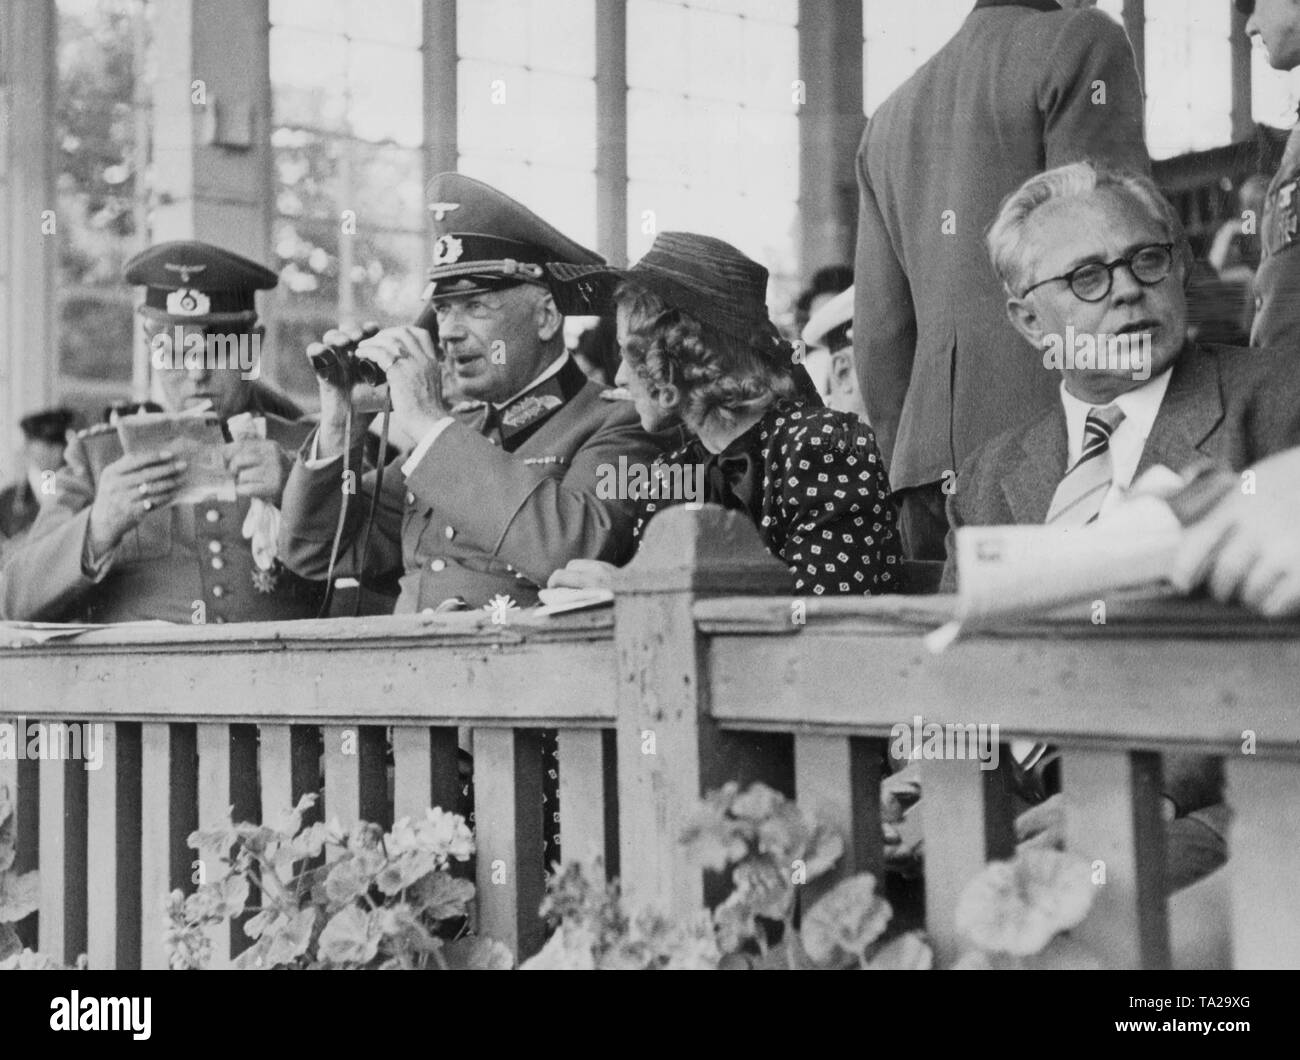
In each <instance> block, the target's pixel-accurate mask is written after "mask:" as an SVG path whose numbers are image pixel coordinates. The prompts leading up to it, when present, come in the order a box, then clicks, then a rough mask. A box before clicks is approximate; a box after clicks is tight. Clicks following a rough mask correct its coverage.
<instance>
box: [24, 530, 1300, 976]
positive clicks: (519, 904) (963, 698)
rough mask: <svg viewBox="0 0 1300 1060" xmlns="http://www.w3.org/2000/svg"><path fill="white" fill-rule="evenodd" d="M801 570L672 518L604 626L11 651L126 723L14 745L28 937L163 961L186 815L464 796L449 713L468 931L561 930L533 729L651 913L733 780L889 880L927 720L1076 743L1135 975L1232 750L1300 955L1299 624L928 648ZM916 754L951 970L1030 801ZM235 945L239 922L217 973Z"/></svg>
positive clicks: (256, 629) (666, 896) (1277, 917)
mask: <svg viewBox="0 0 1300 1060" xmlns="http://www.w3.org/2000/svg"><path fill="white" fill-rule="evenodd" d="M788 585H789V575H788V572H787V571H786V570H785V568H784V567H783V566H782V565H780V564H778V563H776V562H775V561H773V560H771V558H770V557H768V556H767V555H766V554H765V553H764V552H763V551H762V549H761V548H760V546H759V544H758V541H757V538H756V536H755V534H754V531H753V529H752V527H750V526H749V525H748V524H747V523H745V522H744V521H742V520H739V519H737V518H735V517H733V516H731V515H728V514H724V513H722V512H721V511H718V510H714V509H708V508H706V509H705V510H704V511H700V512H689V511H686V510H685V509H674V510H672V511H670V512H667V513H665V514H664V515H662V516H660V518H659V519H657V520H656V522H655V524H654V525H653V526H652V528H651V531H650V534H649V535H648V537H647V540H646V542H645V545H644V546H643V548H642V550H641V552H640V554H639V555H638V557H637V559H636V560H635V561H634V563H633V564H631V565H630V566H629V567H628V568H627V569H626V570H625V571H624V572H623V573H622V581H621V583H620V587H619V592H618V596H617V600H616V604H615V608H614V610H613V613H612V614H611V612H610V611H609V610H605V611H596V612H586V613H577V614H573V615H569V616H560V617H556V618H551V619H536V618H528V617H526V616H523V615H520V614H519V613H517V612H516V613H513V614H509V615H507V616H506V619H507V620H506V621H505V622H504V623H501V624H496V623H494V622H493V620H492V616H491V615H490V614H488V613H487V612H484V613H481V614H477V615H464V614H462V615H438V616H409V617H405V616H404V617H387V618H370V619H356V620H342V619H339V620H328V621H321V622H295V623H279V624H267V625H260V624H259V625H255V624H248V625H228V626H224V627H170V626H168V627H163V626H143V627H140V626H137V627H119V628H116V629H111V630H102V631H96V632H92V633H88V634H85V635H83V636H81V637H80V638H79V639H77V640H76V641H74V642H52V643H47V644H45V645H44V646H41V647H22V646H15V647H9V648H5V649H0V716H7V717H11V718H12V717H15V716H18V715H22V716H24V717H25V718H27V719H28V720H44V721H53V720H76V721H89V722H99V723H102V724H103V725H104V727H105V747H104V752H105V754H104V759H103V765H102V768H100V769H98V770H89V771H88V770H85V769H83V768H82V766H81V764H80V763H77V762H59V761H50V760H45V761H31V760H25V761H0V785H3V786H7V787H8V788H9V789H10V791H11V792H13V791H16V792H17V799H16V806H17V809H16V814H17V820H18V835H19V857H20V861H19V863H18V865H17V866H16V867H17V868H19V869H23V868H30V867H39V870H40V884H41V907H40V912H39V915H38V924H39V937H38V938H37V939H36V940H34V941H36V942H37V943H38V944H39V947H40V948H41V949H42V950H44V951H46V952H49V953H51V954H55V955H62V956H64V957H65V958H66V959H68V960H71V959H73V958H74V957H75V956H76V955H77V954H79V953H82V952H84V953H87V954H88V956H89V959H90V964H91V966H92V967H139V966H143V967H146V968H149V967H163V966H165V963H166V957H165V953H164V947H163V930H164V913H163V896H164V895H165V894H166V893H167V892H168V891H170V890H171V889H173V888H178V887H179V888H182V889H186V890H188V889H191V888H192V884H191V877H192V874H193V872H194V868H193V860H194V858H195V857H196V856H197V855H196V853H195V852H194V851H192V850H190V849H188V848H187V847H186V845H185V838H186V836H187V835H188V834H189V832H190V831H192V830H193V829H195V828H196V827H198V826H199V824H200V823H203V824H207V823H210V822H212V821H215V820H217V819H220V818H222V817H224V815H225V813H226V812H227V810H228V808H230V807H232V806H233V807H234V816H235V819H236V820H259V819H264V820H267V821H271V820H274V819H276V818H277V817H278V816H279V815H280V814H281V813H282V812H283V811H284V810H286V809H287V808H288V807H289V806H291V805H292V804H293V803H294V802H295V801H296V799H297V798H298V796H299V795H301V794H302V793H304V792H307V791H314V790H322V789H323V793H324V799H323V802H324V805H323V807H322V809H323V812H324V815H325V817H327V818H332V817H336V816H337V817H338V818H339V819H340V820H341V821H343V822H344V823H347V822H349V821H352V820H356V819H365V820H372V821H379V822H381V823H385V824H387V823H389V822H391V821H392V820H393V819H394V817H400V816H402V815H405V814H410V813H418V812H421V811H423V809H424V808H426V807H427V806H430V805H441V806H443V807H444V808H451V807H454V806H455V805H456V802H457V798H458V793H459V787H460V784H459V781H458V778H457V727H458V726H459V727H464V728H466V729H468V730H469V733H470V735H471V739H472V747H473V770H474V786H475V798H476V818H477V829H476V831H477V844H478V854H477V858H476V866H477V873H478V884H479V930H480V931H481V932H483V933H485V934H487V935H490V936H492V937H494V938H497V939H500V940H502V941H504V942H506V943H508V944H509V945H510V946H512V947H513V948H514V949H515V950H516V952H518V953H520V954H523V955H527V954H529V953H531V952H533V951H535V949H536V948H537V947H538V946H539V945H540V942H541V938H542V935H541V924H540V922H539V920H538V917H537V907H538V903H539V901H540V898H541V892H542V880H543V866H542V850H543V844H542V822H541V813H540V812H539V805H540V788H541V781H542V776H541V769H542V766H541V758H540V754H539V751H538V730H539V729H541V728H556V729H558V730H559V732H560V762H561V767H560V805H561V814H562V827H561V832H562V840H563V847H564V852H565V856H566V857H568V858H572V857H585V856H587V855H590V854H592V853H603V854H604V855H605V857H606V864H607V866H608V867H609V869H610V870H611V872H613V873H616V874H617V875H619V876H620V877H621V878H622V880H623V882H624V886H625V889H626V890H627V891H628V892H629V894H630V896H631V897H632V899H633V901H634V902H641V901H645V902H653V903H655V904H657V905H658V906H660V907H661V908H663V909H665V910H669V911H689V910H693V909H698V908H699V907H700V905H701V903H702V902H703V900H704V886H703V882H702V878H701V874H700V872H699V870H698V869H697V868H695V867H693V866H692V865H691V863H690V862H689V861H688V860H687V858H686V856H685V854H684V852H683V850H682V848H681V847H680V845H679V843H678V842H677V838H678V833H679V830H680V828H681V825H682V823H683V822H684V821H685V820H686V818H687V816H688V815H689V812H690V810H691V808H692V807H693V806H694V804H695V803H696V801H697V800H698V797H699V796H700V794H701V793H702V792H703V791H705V790H708V789H710V788H712V787H716V786H718V785H720V784H721V783H723V782H725V781H726V780H731V779H735V780H740V781H742V782H748V781H752V780H755V779H762V780H765V781H766V782H768V783H770V784H772V785H773V786H774V787H777V788H779V789H781V790H784V791H786V792H787V793H788V794H791V795H793V796H795V797H797V798H798V799H799V801H800V803H801V804H806V805H808V806H810V807H811V808H813V809H814V810H816V811H817V812H818V813H819V814H821V815H822V816H825V817H828V818H829V819H831V820H832V821H833V822H834V823H836V824H838V825H839V826H840V827H841V829H842V830H843V832H844V834H845V836H846V853H845V857H844V858H843V859H842V862H841V864H840V865H839V867H838V868H837V870H836V871H837V872H838V873H840V874H846V873H853V872H858V871H864V870H865V871H879V870H880V868H881V865H882V845H881V835H880V824H879V819H880V814H879V780H880V762H881V760H882V754H881V751H882V744H883V742H884V741H886V740H887V738H888V734H889V732H890V729H891V727H892V726H893V725H894V724H895V723H896V722H909V723H910V722H911V720H912V718H913V717H914V716H916V715H920V716H922V717H923V718H924V720H925V721H926V722H938V723H941V724H942V723H949V722H950V723H962V724H966V723H996V724H997V725H998V726H999V728H1000V735H1001V738H1002V739H1003V740H1004V741H1005V740H1007V739H1009V738H1011V737H1012V736H1022V735H1023V736H1033V737H1041V738H1044V739H1047V740H1050V741H1051V742H1053V743H1055V744H1057V745H1059V746H1061V747H1062V748H1063V749H1064V751H1063V786H1064V788H1065V790H1066V793H1067V796H1068V798H1069V800H1070V802H1071V804H1072V807H1073V808H1074V812H1073V814H1072V815H1071V817H1070V819H1069V820H1070V829H1071V830H1070V832H1069V835H1068V840H1067V841H1068V844H1069V846H1070V848H1071V849H1074V850H1077V851H1079V852H1081V853H1083V854H1085V855H1086V856H1088V857H1089V858H1092V859H1101V860H1103V861H1104V862H1105V866H1106V883H1105V885H1104V886H1103V887H1100V888H1099V893H1098V895H1097V900H1096V903H1095V906H1094V910H1093V912H1092V914H1091V915H1090V916H1089V918H1088V920H1087V921H1086V922H1085V924H1084V925H1083V926H1082V928H1081V929H1080V934H1081V935H1082V936H1083V938H1084V940H1085V941H1086V942H1087V943H1088V944H1089V945H1090V947H1091V948H1092V949H1093V951H1094V952H1096V953H1097V954H1098V955H1100V956H1101V958H1102V959H1103V960H1104V961H1105V962H1106V963H1107V964H1109V965H1111V966H1117V967H1123V966H1139V965H1141V966H1148V967H1160V966H1164V965H1166V964H1167V963H1168V962H1169V960H1170V940H1169V927H1168V924H1169V920H1168V915H1167V903H1166V900H1165V898H1164V888H1163V885H1162V881H1163V842H1162V829H1163V827H1164V826H1163V824H1162V820H1161V813H1160V795H1159V791H1160V765H1161V755H1162V753H1165V752H1169V751H1174V750H1189V749H1190V750H1198V751H1201V752H1204V753H1211V754H1218V755H1223V756H1224V760H1225V773H1226V777H1227V783H1228V789H1229V799H1230V802H1231V805H1232V807H1233V810H1234V813H1235V819H1234V822H1233V825H1232V833H1231V860H1230V862H1229V864H1228V866H1227V868H1226V869H1225V870H1224V871H1225V873H1226V874H1227V879H1228V883H1229V890H1230V894H1231V910H1230V920H1231V938H1232V947H1233V962H1234V963H1235V964H1236V965H1237V966H1239V967H1254V966H1284V967H1300V906H1297V904H1296V903H1295V901H1294V896H1293V893H1292V891H1291V886H1292V883H1291V881H1292V880H1294V879H1296V878H1297V876H1298V875H1300V871H1298V870H1300V681H1298V680H1297V677H1298V676H1300V626H1297V625H1295V624H1266V623H1262V622H1258V621H1252V620H1250V619H1248V618H1246V617H1245V616H1243V615H1238V614H1235V613H1233V612H1229V611H1225V610H1221V609H1217V608H1210V607H1206V606H1200V605H1195V604H1192V603H1190V602H1178V603H1174V604H1169V603H1166V604H1151V603H1150V602H1146V603H1143V602H1130V603H1126V602H1125V601H1123V600H1114V601H1109V602H1108V603H1109V608H1108V611H1109V613H1108V616H1107V621H1106V623H1105V624H1104V625H1095V624H1094V623H1093V621H1092V611H1091V610H1090V609H1087V608H1081V609H1079V614H1078V615H1077V616H1075V615H1071V614H1064V615H1057V616H1053V617H1051V618H1050V619H1044V620H1041V621H1038V622H1035V623H1027V624H1021V625H1019V626H1016V627H1014V628H1012V627H1008V628H1006V629H1003V630H1000V631H998V632H997V633H996V634H987V635H983V636H980V637H976V638H973V639H971V640H969V641H965V642H962V643H959V644H958V645H957V646H955V647H953V648H951V649H950V650H949V651H948V652H947V653H945V654H943V655H940V656H932V655H930V654H928V653H927V652H926V650H925V648H924V646H923V645H922V642H921V637H922V635H923V634H924V633H925V632H927V631H928V630H930V629H932V628H933V627H934V626H935V625H937V624H938V623H939V622H940V621H942V620H943V619H944V618H945V617H946V616H947V614H948V611H949V610H950V607H951V600H950V599H949V598H945V597H920V596H904V597H893V598H884V597H881V598H872V599H866V598H863V599H847V598H838V599H823V598H816V597H806V598H800V597H795V596H792V595H791V593H790V592H789V589H788ZM498 617H500V616H499V615H498ZM386 726H391V727H392V733H391V738H392V750H393V753H392V772H391V786H390V783H389V774H388V768H387V765H386V755H385V727H386ZM1247 731H1248V732H1249V734H1252V735H1251V739H1252V740H1253V748H1252V750H1253V752H1254V753H1250V754H1243V753H1242V748H1243V741H1244V740H1245V739H1246V737H1245V736H1244V735H1243V734H1245V733H1247ZM322 747H323V752H322ZM921 769H922V785H923V790H924V799H923V804H924V810H925V813H924V827H925V881H926V882H925V889H926V905H927V910H928V913H927V929H928V931H929V933H930V936H931V939H932V942H933V944H934V947H935V950H936V953H937V956H938V958H939V960H940V962H946V961H949V960H951V959H952V958H954V957H955V956H957V955H958V953H959V952H960V951H961V949H962V942H961V940H960V939H959V937H958V935H957V931H956V926H955V924H954V908H955V903H956V899H957V895H958V894H959V892H960V890H961V888H962V887H963V886H964V885H965V884H966V882H967V881H968V880H970V879H971V878H972V877H973V876H974V875H975V873H976V872H977V871H978V870H979V869H980V867H981V866H982V865H983V864H984V862H985V861H986V859H987V858H990V857H998V856H1005V855H1008V854H1010V852H1011V850H1012V844H1013V839H1012V836H1013V833H1012V830H1011V827H1010V821H1011V817H1010V814H1011V805H1010V801H1009V799H1008V798H1007V797H1006V795H1005V787H1004V785H1002V784H1001V783H1000V774H999V773H996V772H987V771H985V770H982V769H981V768H980V763H978V762H977V761H973V760H948V761H923V762H922V763H921ZM322 770H323V774H324V777H323V782H322V778H321V772H322ZM823 886H824V884H823ZM232 941H234V940H233V938H232V939H226V938H224V937H223V938H221V939H219V940H217V947H216V952H215V956H216V958H217V960H218V961H220V960H222V959H223V958H225V957H228V955H229V954H230V952H231V946H232ZM235 944H236V945H237V942H235Z"/></svg>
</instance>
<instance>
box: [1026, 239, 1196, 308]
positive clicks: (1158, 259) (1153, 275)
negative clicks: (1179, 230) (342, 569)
mask: <svg viewBox="0 0 1300 1060" xmlns="http://www.w3.org/2000/svg"><path fill="white" fill-rule="evenodd" d="M1121 265H1126V266H1128V271H1129V272H1131V273H1132V274H1133V279H1135V280H1137V282H1138V283H1140V284H1141V285H1142V286H1143V287H1153V286H1154V285H1155V284H1158V283H1159V282H1160V281H1161V280H1163V279H1164V278H1165V277H1166V276H1168V275H1169V273H1170V272H1171V271H1172V270H1173V267H1174V245H1173V244H1172V243H1151V244H1148V245H1147V246H1145V247H1138V249H1137V250H1135V251H1133V253H1132V254H1130V255H1129V256H1128V257H1127V258H1116V259H1115V260H1114V261H1112V262H1110V263H1108V264H1103V263H1102V262H1100V261H1090V262H1088V263H1087V264H1086V265H1080V266H1079V267H1078V268H1077V269H1072V270H1070V271H1069V272H1067V273H1066V274H1065V275H1063V276H1053V277H1051V278H1050V279H1047V280H1040V281H1039V282H1038V283H1036V284H1034V285H1033V286H1032V287H1029V288H1027V289H1026V290H1025V292H1024V293H1023V294H1022V295H1021V296H1020V297H1021V298H1025V297H1027V296H1028V295H1029V294H1030V292H1032V291H1036V290H1038V288H1040V287H1042V286H1043V285H1044V284H1048V283H1056V282H1057V281H1058V280H1064V281H1065V282H1066V283H1068V284H1069V285H1070V290H1071V291H1072V292H1073V293H1074V297H1075V298H1078V299H1079V300H1080V301H1083V302H1100V301H1101V300H1102V299H1103V298H1105V297H1106V296H1107V295H1108V294H1110V289H1111V287H1112V286H1113V284H1114V281H1115V270H1116V269H1118V268H1119V267H1120V266H1121Z"/></svg>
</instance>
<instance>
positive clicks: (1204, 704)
mask: <svg viewBox="0 0 1300 1060" xmlns="http://www.w3.org/2000/svg"><path fill="white" fill-rule="evenodd" d="M864 658H869V659H870V660H871V662H870V667H871V671H870V679H869V680H864V678H863V659H864ZM705 662H706V666H707V670H706V675H705V676H706V678H707V681H708V688H709V696H710V712H711V714H712V716H713V717H714V718H715V719H717V720H718V722H719V723H720V724H722V725H723V726H724V727H727V728H737V729H739V728H746V729H753V728H764V727H770V728H773V729H778V730H783V731H809V730H811V729H814V728H819V729H829V730H832V731H837V732H844V733H859V734H866V733H873V734H878V735H882V736H883V735H886V734H887V733H888V732H889V729H890V727H891V726H892V725H893V724H894V723H895V722H896V721H898V720H900V718H899V715H900V714H904V713H907V714H912V713H917V714H923V715H925V716H926V717H927V718H929V717H930V716H931V715H934V716H935V717H937V718H939V719H940V720H942V718H943V717H944V716H945V715H946V716H948V717H953V716H957V717H962V718H990V719H996V720H997V721H998V723H999V724H1000V725H1001V728H1002V731H1003V732H1016V733H1019V734H1026V735H1035V736H1042V737H1043V738H1044V739H1046V740H1048V741H1049V742H1055V743H1059V744H1062V745H1066V744H1068V745H1070V746H1079V747H1094V748H1102V747H1111V748H1115V749H1119V750H1128V749H1132V748H1135V747H1136V748H1141V749H1150V750H1159V749H1174V748H1176V747H1182V748H1184V749H1186V747H1187V746H1188V745H1191V744H1195V745H1197V748H1198V750H1201V751H1203V752H1205V753H1207V754H1210V753H1222V754H1228V753H1233V754H1235V753H1239V751H1240V745H1241V724H1240V720H1239V719H1240V718H1241V717H1243V716H1248V717H1250V718H1251V719H1252V728H1254V729H1255V730H1256V731H1257V732H1258V733H1259V736H1260V740H1259V744H1258V748H1257V750H1258V756H1259V757H1291V756H1294V754H1295V746H1296V743H1297V742H1298V741H1300V713H1297V712H1296V710H1295V706H1294V703H1295V674H1296V673H1297V672H1300V638H1297V639H1290V640H1288V639H1277V640H1264V639H1261V640H1231V639H1226V638H1224V639H1212V638H1209V639H1190V638H1189V639H1183V640H1153V639H1135V640H1132V641H1129V640H1107V641H1101V640H1095V641H1094V640H1089V639H1087V638H1083V639H1080V638H1074V637H1055V638H1021V639H1012V638H1006V639H998V638H986V639H980V640H972V641H970V642H963V643H960V644H958V645H956V646H955V647H953V648H951V649H949V650H948V651H947V652H945V653H944V654H942V655H938V656H935V655H931V654H930V653H929V652H928V651H927V650H926V649H925V647H924V645H923V644H922V643H921V640H920V638H919V637H900V636H881V637H855V636H850V635H845V634H844V633H843V632H840V633H834V634H832V633H822V632H819V631H818V630H816V629H815V628H814V627H811V626H809V627H805V628H804V630H803V631H802V632H801V633H800V634H799V635H798V636H797V637H744V636H726V637H713V638H711V639H710V641H709V651H708V654H707V657H706V659H705ZM1079 674H1088V675H1089V677H1088V709H1087V710H1080V709H1079V705H1078V697H1077V683H1078V675H1079ZM810 688H816V689H817V691H818V695H817V696H816V697H815V698H810V697H809V696H808V689H810ZM1226 702H1231V703H1232V704H1233V705H1234V706H1233V709H1232V710H1224V709H1223V704H1224V703H1226ZM900 704H905V706H900Z"/></svg>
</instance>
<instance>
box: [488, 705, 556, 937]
mask: <svg viewBox="0 0 1300 1060" xmlns="http://www.w3.org/2000/svg"><path fill="white" fill-rule="evenodd" d="M474 802H475V806H474V817H475V822H476V828H475V832H476V846H477V855H476V863H477V864H476V867H477V873H478V931H479V934H480V935H484V936H487V937H488V938H492V939H495V940H497V941H498V942H502V943H504V944H505V945H507V946H509V947H510V948H511V950H513V951H514V953H515V954H516V956H517V957H518V958H519V960H521V961H522V960H524V959H526V958H528V957H530V956H532V954H533V953H535V952H536V951H537V950H538V949H539V948H540V946H541V943H542V922H541V917H540V916H539V915H538V910H539V908H540V906H541V900H542V894H543V883H544V879H545V870H544V868H543V865H542V856H543V849H542V748H541V738H540V735H539V734H538V732H537V731H536V730H511V729H475V730H474Z"/></svg>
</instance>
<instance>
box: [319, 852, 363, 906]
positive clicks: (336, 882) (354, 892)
mask: <svg viewBox="0 0 1300 1060" xmlns="http://www.w3.org/2000/svg"><path fill="white" fill-rule="evenodd" d="M368 890H370V876H369V874H367V873H366V871H365V870H364V868H363V867H362V865H361V861H360V859H358V858H356V857H342V858H339V860H338V861H336V862H334V863H333V864H332V865H331V866H330V873H329V876H328V877H326V880H325V897H326V898H327V899H328V901H329V905H330V907H331V908H337V907H339V906H345V905H351V904H352V903H353V902H355V901H356V900H357V899H358V898H360V897H361V896H362V895H363V894H365V893H366V892H367V891H368Z"/></svg>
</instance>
